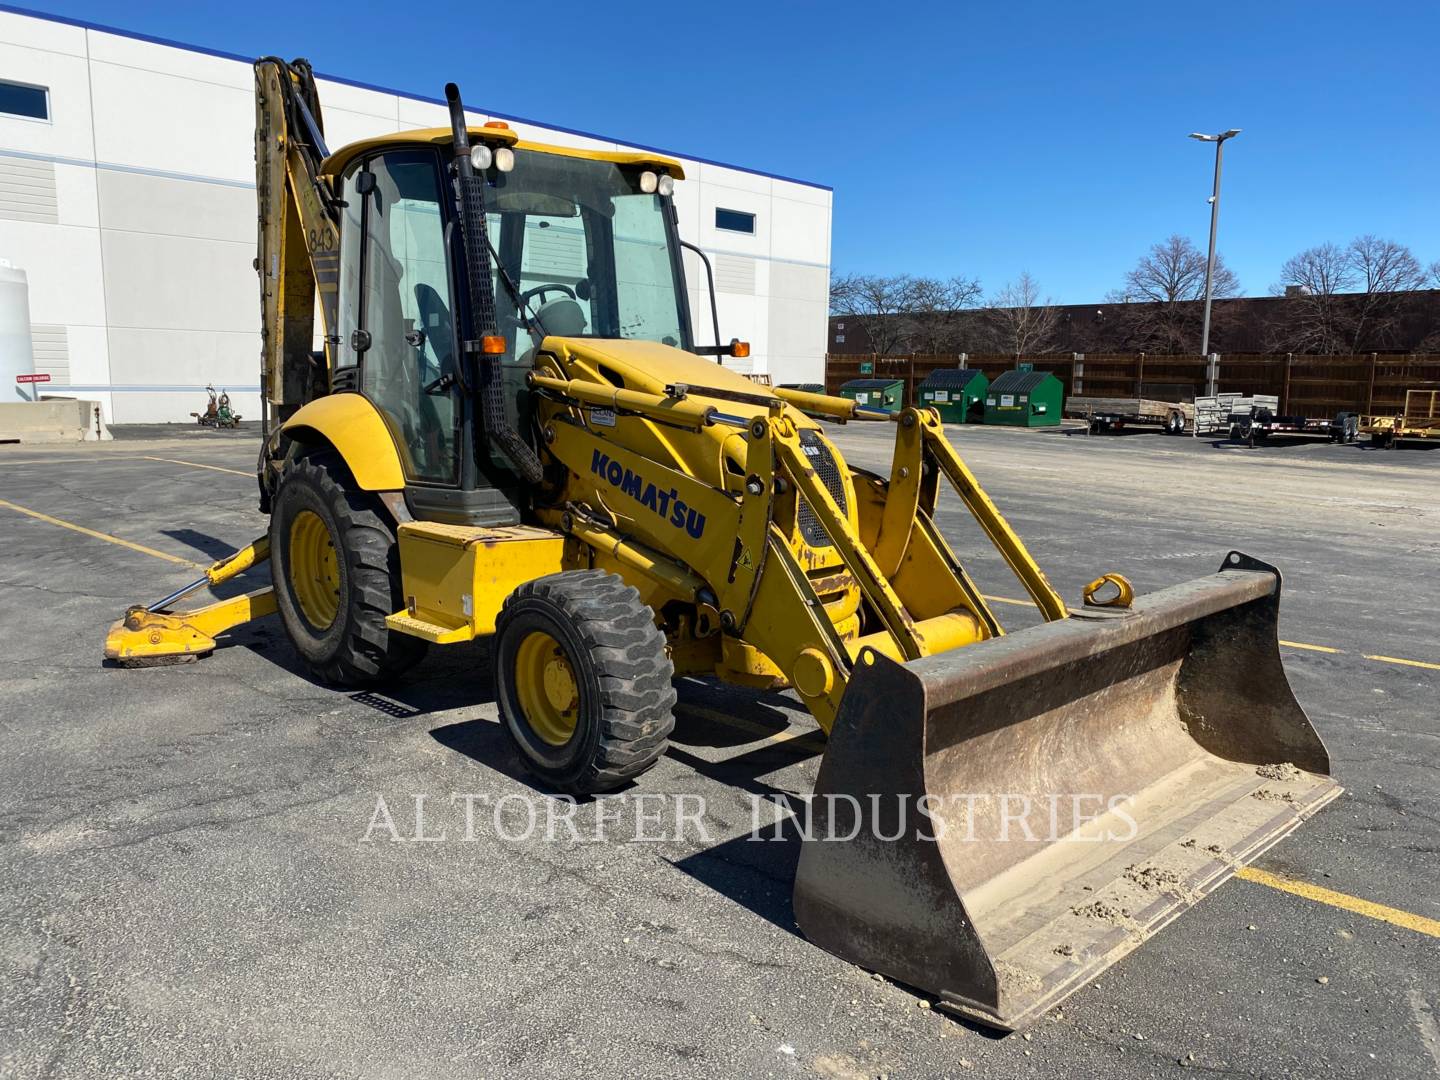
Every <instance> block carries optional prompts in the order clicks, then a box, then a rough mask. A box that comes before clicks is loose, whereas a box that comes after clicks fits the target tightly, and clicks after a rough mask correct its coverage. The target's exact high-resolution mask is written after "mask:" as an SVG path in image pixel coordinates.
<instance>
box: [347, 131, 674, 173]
mask: <svg viewBox="0 0 1440 1080" xmlns="http://www.w3.org/2000/svg"><path fill="white" fill-rule="evenodd" d="M468 131H469V133H470V141H471V142H472V143H476V142H486V143H491V144H494V145H500V146H513V147H515V149H517V150H533V151H535V152H537V153H541V154H557V155H559V156H561V157H573V158H583V159H584V160H586V161H609V162H613V163H614V164H616V165H653V166H655V167H656V168H658V169H664V170H665V171H666V172H668V173H669V174H670V175H671V176H673V177H675V179H676V180H684V179H685V169H684V167H683V166H681V164H680V162H678V161H676V160H675V159H674V158H669V157H666V156H665V155H663V154H656V153H651V152H649V151H620V150H585V149H581V148H579V147H574V146H551V145H550V144H548V143H540V142H531V141H530V140H528V139H522V138H520V136H519V135H518V133H516V132H515V131H514V130H513V129H512V128H509V127H504V128H492V127H472V128H469V129H468ZM451 139H452V134H451V131H450V129H449V128H448V127H443V128H419V129H417V130H415V131H397V132H393V133H391V134H387V135H374V136H371V137H370V138H368V139H360V140H359V141H358V142H353V143H350V144H349V145H347V146H342V147H341V148H340V149H339V150H336V151H335V152H334V153H332V154H331V155H330V156H329V157H327V158H326V159H325V160H324V161H323V162H321V163H320V171H321V172H322V173H324V174H325V175H326V176H338V175H340V173H342V172H344V171H345V168H346V166H348V165H349V164H350V163H351V162H352V161H354V160H355V159H356V158H357V157H360V156H361V155H363V154H367V153H369V152H370V151H372V150H379V149H382V148H385V149H389V148H399V147H405V146H436V145H439V146H444V145H448V144H449V143H450V141H451Z"/></svg>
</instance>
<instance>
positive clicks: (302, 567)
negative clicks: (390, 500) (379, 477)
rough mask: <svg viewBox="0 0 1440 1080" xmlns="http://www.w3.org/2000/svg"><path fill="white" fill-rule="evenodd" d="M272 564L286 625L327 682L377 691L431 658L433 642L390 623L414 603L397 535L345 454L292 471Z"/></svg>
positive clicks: (282, 492)
mask: <svg viewBox="0 0 1440 1080" xmlns="http://www.w3.org/2000/svg"><path fill="white" fill-rule="evenodd" d="M270 562H271V576H272V578H273V579H274V583H275V606H276V607H277V609H278V610H279V612H280V621H281V623H283V624H284V626H285V632H286V634H287V635H288V636H289V638H290V641H291V642H292V643H293V644H294V646H295V651H296V652H298V653H299V654H300V657H301V659H302V660H304V661H305V666H306V667H308V668H309V669H310V671H311V673H312V674H313V675H314V676H315V677H316V678H318V679H320V680H321V681H322V682H327V683H332V684H334V685H337V686H368V685H373V684H375V683H379V682H384V681H386V680H387V679H391V678H393V677H395V676H397V675H399V674H400V673H401V672H403V671H405V670H406V669H407V668H410V667H412V666H413V665H414V664H416V663H417V662H419V660H420V659H421V657H423V656H424V655H425V648H426V646H425V642H423V641H421V640H420V639H418V638H413V637H409V636H407V635H405V634H397V633H395V632H394V631H392V630H390V629H389V627H387V626H386V625H385V616H387V615H389V614H392V613H393V612H396V611H399V610H400V609H401V608H402V607H404V606H405V601H404V597H403V595H402V587H401V579H400V553H399V548H398V546H397V544H396V540H395V530H394V528H393V526H392V525H391V524H390V519H389V518H388V517H387V516H386V514H385V510H384V507H383V506H382V505H381V503H380V501H379V500H378V499H376V498H375V497H374V496H373V495H371V494H370V493H368V492H364V491H357V490H355V482H354V480H353V479H352V478H351V477H350V473H349V470H347V469H346V468H345V465H344V462H343V461H342V460H341V458H340V457H339V455H338V454H335V453H332V452H322V453H316V454H311V455H309V456H307V457H303V458H299V459H297V460H295V461H292V462H291V463H290V464H289V465H287V466H286V469H285V473H284V476H283V478H282V479H281V482H280V489H279V491H278V492H276V495H275V500H274V505H273V508H272V510H271V514H270Z"/></svg>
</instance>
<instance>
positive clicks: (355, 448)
mask: <svg viewBox="0 0 1440 1080" xmlns="http://www.w3.org/2000/svg"><path fill="white" fill-rule="evenodd" d="M282 430H283V431H284V432H285V434H286V435H287V436H289V437H290V438H292V439H294V440H295V441H296V442H302V443H315V442H322V441H323V442H328V443H329V444H330V445H331V446H333V447H335V449H336V451H338V452H339V454H340V456H341V457H342V458H344V459H345V465H346V467H347V468H349V470H350V473H351V475H353V476H354V477H355V482H356V483H357V484H358V485H359V486H360V489H361V490H362V491H399V490H400V489H401V488H403V487H404V486H405V473H404V470H402V469H401V467H400V455H399V453H398V452H397V451H396V449H395V440H394V439H393V438H392V437H391V435H390V429H389V428H388V427H387V426H386V425H385V421H384V419H382V418H381V416H380V413H379V411H378V410H377V409H376V408H375V406H374V405H372V404H370V402H369V401H367V400H366V399H365V398H363V397H361V396H360V395H359V394H331V395H330V396H329V397H322V398H317V399H316V400H315V401H312V402H310V404H308V405H305V406H303V407H302V408H301V409H299V410H298V411H297V412H296V413H295V415H294V416H292V417H290V419H289V420H287V421H286V422H285V425H284V427H283V428H282Z"/></svg>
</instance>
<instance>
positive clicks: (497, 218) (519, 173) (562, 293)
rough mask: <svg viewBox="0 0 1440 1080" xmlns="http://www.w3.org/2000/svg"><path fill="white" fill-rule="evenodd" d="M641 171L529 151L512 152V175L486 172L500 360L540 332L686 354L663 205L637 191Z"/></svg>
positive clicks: (516, 354) (524, 348) (520, 353)
mask: <svg viewBox="0 0 1440 1080" xmlns="http://www.w3.org/2000/svg"><path fill="white" fill-rule="evenodd" d="M643 171H644V170H643V168H641V167H632V166H625V167H622V166H619V165H616V164H614V163H612V162H608V161H592V160H588V159H585V158H573V157H566V156H563V155H559V154H547V153H542V152H539V151H535V150H516V151H515V168H514V170H513V171H512V172H509V173H502V172H499V171H498V170H495V169H490V170H488V172H487V174H486V179H487V181H488V184H487V190H486V193H485V203H486V205H485V208H486V211H487V224H488V231H489V235H490V242H491V244H492V246H493V247H494V249H495V253H496V255H497V256H498V258H497V259H496V262H497V263H498V265H497V266H496V268H495V308H496V315H497V318H498V320H499V324H500V331H501V333H503V334H504V335H505V337H506V339H507V343H508V344H509V350H508V355H509V356H510V357H512V358H515V359H521V358H523V357H524V356H525V354H526V353H528V352H529V351H530V349H532V348H533V347H535V346H537V345H538V344H539V339H540V338H542V337H544V336H545V335H549V334H554V335H558V336H562V337H599V338H631V339H638V340H642V341H658V342H661V343H663V344H666V345H673V346H675V347H677V348H681V349H688V348H689V347H690V332H689V320H688V317H687V310H686V308H685V305H684V288H683V285H682V283H681V282H680V281H679V280H678V265H677V264H678V260H677V259H675V258H673V250H672V247H671V243H672V232H671V229H670V223H669V207H668V204H667V200H665V199H662V198H661V197H660V196H659V195H653V194H652V195H647V194H645V193H644V192H642V191H641V190H640V175H641V173H642V172H643Z"/></svg>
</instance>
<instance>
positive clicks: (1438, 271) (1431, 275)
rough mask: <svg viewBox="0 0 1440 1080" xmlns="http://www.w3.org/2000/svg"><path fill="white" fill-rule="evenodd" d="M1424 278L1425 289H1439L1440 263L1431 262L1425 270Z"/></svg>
mask: <svg viewBox="0 0 1440 1080" xmlns="http://www.w3.org/2000/svg"><path fill="white" fill-rule="evenodd" d="M1425 278H1426V281H1425V287H1426V288H1427V289H1440V261H1436V262H1433V263H1431V264H1430V265H1429V266H1428V267H1426V268H1425Z"/></svg>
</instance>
